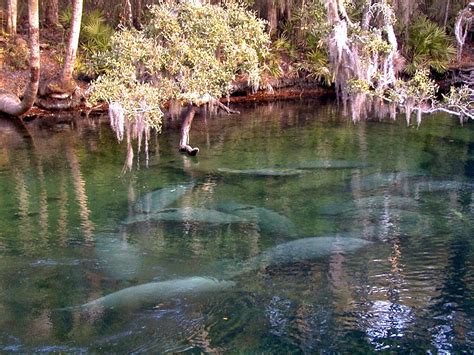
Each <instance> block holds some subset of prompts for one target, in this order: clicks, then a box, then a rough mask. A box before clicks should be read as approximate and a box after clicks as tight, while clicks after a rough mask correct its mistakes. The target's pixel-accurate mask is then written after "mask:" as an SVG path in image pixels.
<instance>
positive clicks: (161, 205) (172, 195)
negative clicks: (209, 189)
mask: <svg viewBox="0 0 474 355" xmlns="http://www.w3.org/2000/svg"><path fill="white" fill-rule="evenodd" d="M193 186H194V184H192V183H190V184H181V185H176V186H170V187H165V188H162V189H159V190H155V191H152V192H148V193H147V194H145V195H144V196H142V197H141V198H140V199H139V200H138V201H137V202H136V204H135V206H134V210H135V212H137V213H156V212H159V211H161V210H163V209H165V208H167V207H168V206H170V205H171V204H173V203H174V202H176V201H177V200H178V199H179V198H180V197H181V196H183V195H184V194H185V193H186V192H187V191H189V190H191V189H192V188H193Z"/></svg>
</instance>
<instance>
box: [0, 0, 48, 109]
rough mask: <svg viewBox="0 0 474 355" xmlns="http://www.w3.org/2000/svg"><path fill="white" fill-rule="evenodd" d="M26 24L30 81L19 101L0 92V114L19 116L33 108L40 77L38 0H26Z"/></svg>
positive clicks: (10, 95) (9, 94)
mask: <svg viewBox="0 0 474 355" xmlns="http://www.w3.org/2000/svg"><path fill="white" fill-rule="evenodd" d="M28 23H29V40H28V46H29V50H30V81H29V83H28V85H27V87H26V89H25V92H24V94H23V99H22V100H20V99H19V98H18V97H17V96H16V95H13V94H11V93H8V92H0V112H4V113H7V114H9V115H12V116H21V115H23V114H24V113H26V112H27V111H29V110H30V108H31V107H32V106H33V104H34V102H35V100H36V95H37V93H38V84H39V77H40V49H39V16H38V0H28Z"/></svg>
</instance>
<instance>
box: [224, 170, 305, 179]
mask: <svg viewBox="0 0 474 355" xmlns="http://www.w3.org/2000/svg"><path fill="white" fill-rule="evenodd" d="M217 171H219V172H221V173H226V174H237V175H250V176H256V177H259V176H262V177H264V176H294V175H301V174H303V173H305V171H304V170H301V169H285V168H263V169H243V170H238V169H227V168H219V169H217Z"/></svg>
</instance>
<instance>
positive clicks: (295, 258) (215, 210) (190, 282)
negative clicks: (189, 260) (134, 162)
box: [80, 161, 474, 309]
mask: <svg viewBox="0 0 474 355" xmlns="http://www.w3.org/2000/svg"><path fill="white" fill-rule="evenodd" d="M366 167H368V164H366V163H357V162H348V161H311V162H304V163H301V164H295V165H293V166H287V167H282V168H280V167H277V168H268V169H246V170H235V169H225V168H221V169H219V170H218V171H219V172H220V173H222V174H239V175H250V176H259V177H262V176H268V177H278V176H292V175H298V174H301V173H304V172H305V171H307V170H309V169H331V168H333V169H362V168H366ZM407 179H413V180H412V183H411V184H410V189H412V190H413V192H420V191H440V190H453V189H469V190H474V184H471V183H466V182H457V181H444V180H432V179H430V178H427V177H426V176H424V175H423V174H415V173H407V172H393V173H374V174H371V175H366V176H364V177H363V178H362V180H361V182H360V185H359V188H360V189H361V190H377V189H380V188H386V187H392V186H396V185H397V184H401V183H402V182H406V181H407ZM193 187H194V183H186V184H181V185H176V186H172V187H165V188H162V189H159V190H156V191H153V192H150V193H148V194H146V195H145V196H143V197H142V198H141V199H139V200H138V201H137V202H136V203H135V206H134V214H133V215H131V216H129V217H127V218H126V219H125V220H123V221H122V224H123V225H125V226H127V225H130V224H135V223H141V222H146V221H168V222H178V223H180V222H184V221H193V222H197V223H208V224H218V225H220V224H232V223H253V224H255V225H256V226H257V227H258V228H259V231H260V232H262V233H265V234H266V235H282V236H285V237H288V238H297V231H296V227H295V225H294V224H293V222H292V221H291V220H290V219H288V218H287V217H285V216H283V215H281V214H279V213H277V212H275V211H272V210H269V209H266V208H263V207H256V206H251V205H244V204H238V203H234V202H228V203H217V204H214V205H210V206H208V208H203V207H199V208H192V207H182V208H170V207H169V206H171V205H173V204H174V202H176V201H177V200H178V199H179V198H180V197H182V196H183V195H184V194H186V193H187V192H188V191H190V190H192V189H193ZM385 197H386V196H383V195H377V196H368V197H362V198H360V199H359V200H354V201H352V202H349V203H343V204H332V205H326V206H324V207H322V208H321V210H320V211H319V213H320V214H322V215H327V216H330V218H331V217H332V216H334V215H337V214H350V213H353V211H354V210H355V209H354V206H355V205H357V204H362V205H364V206H370V207H373V208H374V209H379V208H380V207H381V206H384V205H387V203H389V204H392V205H391V207H392V209H393V210H394V211H398V212H399V213H400V215H401V214H403V215H408V216H411V214H413V215H415V214H416V213H417V212H416V210H417V206H418V205H417V204H418V202H417V201H416V200H415V199H412V198H409V197H402V196H400V197H396V196H395V197H391V198H390V199H389V200H388V201H387V199H386V198H385ZM370 244H371V242H370V241H368V240H365V239H361V238H355V237H354V234H338V235H334V236H322V237H305V238H301V239H294V240H292V241H289V242H286V243H283V244H279V245H276V246H274V247H272V248H270V249H268V250H265V251H263V252H262V253H261V254H259V255H257V256H255V257H253V258H250V259H249V260H246V261H244V262H243V263H242V265H239V269H238V270H237V271H234V272H233V273H232V274H230V275H228V277H226V278H225V279H222V280H218V279H216V278H212V277H203V276H194V277H187V278H181V279H172V280H167V281H158V282H150V283H145V284H141V285H137V286H133V287H128V288H125V289H122V290H119V291H117V292H114V293H111V294H109V295H106V296H104V297H101V298H98V299H96V300H93V301H91V302H88V303H86V304H84V305H82V306H80V307H81V308H84V309H90V308H95V307H100V308H104V309H109V308H119V307H128V308H129V307H134V308H135V307H141V306H143V305H145V304H153V303H156V302H160V301H163V300H166V299H172V298H175V297H184V296H194V295H199V294H204V293H208V292H216V291H223V290H228V289H232V288H233V287H235V285H236V282H235V281H234V279H235V277H236V276H238V275H239V274H242V273H247V272H253V271H257V270H259V269H262V268H266V267H268V266H273V265H283V264H289V263H296V262H300V261H305V260H314V259H317V258H321V257H325V256H328V255H330V254H332V253H333V252H334V251H337V252H343V253H349V252H353V251H355V250H358V249H360V248H363V247H365V246H367V245H370Z"/></svg>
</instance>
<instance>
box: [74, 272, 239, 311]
mask: <svg viewBox="0 0 474 355" xmlns="http://www.w3.org/2000/svg"><path fill="white" fill-rule="evenodd" d="M234 285H235V282H233V281H219V280H216V279H213V278H209V277H189V278H185V279H175V280H168V281H160V282H150V283H146V284H142V285H138V286H132V287H128V288H125V289H123V290H120V291H117V292H114V293H111V294H109V295H107V296H104V297H101V298H98V299H96V300H93V301H90V302H88V303H86V304H83V305H82V306H80V308H81V309H83V310H89V309H95V308H99V309H137V308H141V307H146V306H147V305H152V304H156V303H159V302H163V301H167V300H171V299H173V298H176V297H196V296H199V295H201V294H203V293H208V292H217V291H223V290H227V289H230V288H232V287H233V286H234Z"/></svg>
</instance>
